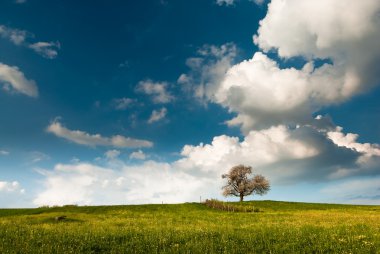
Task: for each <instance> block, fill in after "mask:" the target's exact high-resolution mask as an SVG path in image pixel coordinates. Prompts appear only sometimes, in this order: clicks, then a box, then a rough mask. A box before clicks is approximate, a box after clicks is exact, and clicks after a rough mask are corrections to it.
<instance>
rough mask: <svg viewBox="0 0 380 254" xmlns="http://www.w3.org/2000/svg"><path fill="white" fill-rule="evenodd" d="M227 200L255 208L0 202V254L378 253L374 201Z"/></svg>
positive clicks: (379, 209) (378, 215)
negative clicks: (0, 205)
mask: <svg viewBox="0 0 380 254" xmlns="http://www.w3.org/2000/svg"><path fill="white" fill-rule="evenodd" d="M229 205H232V206H236V207H240V208H241V207H247V208H252V207H254V208H258V210H259V212H228V211H223V210H218V209H213V208H210V207H207V206H205V205H204V204H196V203H186V204H176V205H136V206H93V207H90V206H88V207H75V206H66V207H53V208H37V209H0V253H380V206H351V205H329V204H310V203H290V202H275V201H254V202H243V204H239V203H229ZM240 210H241V211H242V210H244V209H240ZM246 210H247V211H250V210H252V209H246ZM256 211H257V209H256ZM58 216H66V219H63V220H56V219H55V218H56V217H58Z"/></svg>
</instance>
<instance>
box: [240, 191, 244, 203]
mask: <svg viewBox="0 0 380 254" xmlns="http://www.w3.org/2000/svg"><path fill="white" fill-rule="evenodd" d="M243 199H244V195H243V193H240V202H243Z"/></svg>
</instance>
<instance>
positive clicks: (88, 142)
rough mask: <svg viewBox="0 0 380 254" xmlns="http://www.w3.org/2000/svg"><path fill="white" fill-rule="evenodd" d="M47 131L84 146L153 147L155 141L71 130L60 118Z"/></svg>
mask: <svg viewBox="0 0 380 254" xmlns="http://www.w3.org/2000/svg"><path fill="white" fill-rule="evenodd" d="M46 131H47V132H49V133H52V134H54V135H55V136H57V137H60V138H63V139H66V140H68V141H71V142H73V143H76V144H79V145H84V146H90V147H95V146H110V147H117V148H135V147H152V146H153V143H152V142H150V141H147V140H141V139H134V138H130V137H125V136H122V135H114V136H111V137H104V136H102V135H100V134H89V133H87V132H85V131H81V130H70V129H68V128H66V127H64V126H63V125H62V124H61V123H60V122H59V121H58V120H55V121H53V122H52V123H51V124H50V125H49V126H48V127H47V128H46Z"/></svg>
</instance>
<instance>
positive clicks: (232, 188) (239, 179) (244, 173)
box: [222, 165, 270, 201]
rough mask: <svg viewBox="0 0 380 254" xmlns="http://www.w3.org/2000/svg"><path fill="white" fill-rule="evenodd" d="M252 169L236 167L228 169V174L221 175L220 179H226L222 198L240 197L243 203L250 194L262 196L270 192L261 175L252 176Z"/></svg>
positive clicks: (267, 183)
mask: <svg viewBox="0 0 380 254" xmlns="http://www.w3.org/2000/svg"><path fill="white" fill-rule="evenodd" d="M251 174H252V167H250V166H244V165H237V166H234V167H232V168H231V169H230V171H229V172H228V174H223V175H222V178H225V179H227V183H226V185H224V186H223V187H222V189H223V195H224V196H236V197H240V201H243V199H244V197H245V196H248V195H251V194H257V195H264V194H266V193H267V192H268V191H269V190H270V184H269V181H268V180H267V179H266V178H265V177H264V176H262V175H260V174H257V175H253V177H252V178H249V176H250V175H251Z"/></svg>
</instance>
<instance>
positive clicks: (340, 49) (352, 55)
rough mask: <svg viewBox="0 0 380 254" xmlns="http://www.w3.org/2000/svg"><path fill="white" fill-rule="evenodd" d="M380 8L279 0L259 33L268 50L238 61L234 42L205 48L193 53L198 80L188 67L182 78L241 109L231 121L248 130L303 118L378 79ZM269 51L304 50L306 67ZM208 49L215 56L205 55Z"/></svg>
mask: <svg viewBox="0 0 380 254" xmlns="http://www.w3.org/2000/svg"><path fill="white" fill-rule="evenodd" d="M379 11H380V3H379V2H378V1H376V0H365V1H348V2H342V1H339V0H333V1H330V0H323V1H317V0H311V1H299V0H287V1H285V0H273V1H272V2H271V3H270V4H269V6H268V13H267V15H266V17H265V18H264V19H263V20H262V21H261V22H260V26H259V30H258V32H257V35H255V36H254V42H255V43H256V44H257V45H258V46H259V48H260V49H261V50H262V51H263V52H257V53H255V54H254V55H253V57H252V58H251V59H249V60H246V61H243V62H241V63H237V64H235V65H233V64H232V63H233V62H234V57H235V55H236V53H235V52H236V50H233V49H231V47H228V46H227V45H228V44H226V45H223V46H222V47H220V48H219V52H223V48H224V49H227V51H224V52H225V53H224V54H215V52H216V50H214V51H204V52H205V53H206V54H205V55H203V56H202V57H201V58H195V60H197V61H195V63H197V64H198V65H195V64H192V65H189V66H190V68H191V69H192V73H194V69H195V70H198V74H197V75H196V76H197V77H201V78H200V80H195V81H194V78H192V76H191V75H190V76H189V75H188V74H187V75H182V76H181V77H180V79H179V82H181V83H186V82H192V83H195V84H198V86H197V90H196V91H198V93H196V95H198V96H199V95H200V94H201V95H206V97H207V99H208V100H210V101H212V102H216V103H218V104H221V105H222V106H224V107H226V108H227V109H228V110H229V111H231V112H234V113H236V114H237V116H236V117H235V118H234V119H232V120H231V121H229V122H228V123H229V124H230V125H237V126H241V127H242V130H243V131H244V132H245V133H248V132H249V131H250V130H251V129H253V128H255V129H264V128H268V127H270V126H273V125H279V124H297V123H299V124H305V123H307V122H309V121H311V120H312V117H311V116H312V114H313V113H315V112H317V111H318V110H320V109H321V108H323V107H326V106H330V105H334V104H338V103H341V102H344V101H347V100H348V99H350V98H352V97H353V96H355V95H357V94H359V93H362V92H365V91H367V90H368V89H370V88H371V87H373V86H374V85H377V84H379V81H380V79H379V74H378V73H380V69H379V67H378V64H376V63H377V62H378V60H379V59H380V46H379V45H380V44H379V43H378V41H379V40H380V18H379V15H378V13H379ZM214 48H215V47H214ZM268 51H276V52H278V55H279V57H280V58H282V59H283V60H286V59H289V58H292V57H301V58H303V59H304V60H305V61H306V64H305V65H304V67H303V68H302V69H296V68H282V67H280V64H279V63H278V59H277V60H276V59H270V58H269V57H268V56H267V55H266V54H265V53H266V52H268ZM226 52H227V53H226ZM210 57H214V58H216V59H217V60H214V61H212V62H210V61H208V62H206V63H205V61H204V59H208V58H210ZM191 59H192V58H190V59H189V60H191ZM320 59H324V60H325V64H323V65H322V66H320V65H319V64H315V62H316V61H319V60H320ZM193 62H194V61H192V62H191V63H193ZM232 65H233V66H232ZM216 70H219V72H218V71H216ZM204 80H206V81H204Z"/></svg>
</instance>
